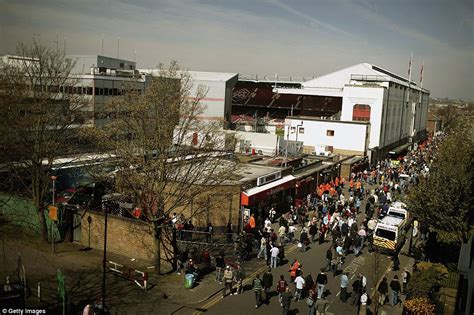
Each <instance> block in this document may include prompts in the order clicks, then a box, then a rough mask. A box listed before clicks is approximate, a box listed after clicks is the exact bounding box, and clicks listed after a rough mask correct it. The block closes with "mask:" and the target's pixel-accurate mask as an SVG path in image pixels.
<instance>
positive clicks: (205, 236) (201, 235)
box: [176, 230, 238, 245]
mask: <svg viewBox="0 0 474 315" xmlns="http://www.w3.org/2000/svg"><path fill="white" fill-rule="evenodd" d="M237 237H238V234H237V233H216V232H213V233H209V232H205V231H195V230H177V231H176V240H177V241H178V242H181V243H192V244H214V245H224V244H228V245H230V244H233V243H234V241H235V240H236V239H237Z"/></svg>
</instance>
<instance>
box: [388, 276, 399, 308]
mask: <svg viewBox="0 0 474 315" xmlns="http://www.w3.org/2000/svg"><path fill="white" fill-rule="evenodd" d="M390 289H392V301H391V302H392V306H395V305H397V303H398V294H399V293H400V290H401V286H400V281H398V276H394V277H393V280H392V281H391V282H390Z"/></svg>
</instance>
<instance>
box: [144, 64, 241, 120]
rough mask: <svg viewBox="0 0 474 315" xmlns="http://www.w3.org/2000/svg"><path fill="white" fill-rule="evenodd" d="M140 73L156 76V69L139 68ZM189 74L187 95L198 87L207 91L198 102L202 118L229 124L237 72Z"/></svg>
mask: <svg viewBox="0 0 474 315" xmlns="http://www.w3.org/2000/svg"><path fill="white" fill-rule="evenodd" d="M140 73H144V74H149V75H152V76H156V75H158V74H159V70H157V69H140ZM187 73H188V74H189V76H190V79H191V81H192V82H191V83H192V87H191V91H190V95H189V97H191V98H193V97H195V96H196V95H197V91H198V89H199V88H200V87H202V88H204V89H205V90H206V91H207V93H206V95H205V97H204V98H202V99H201V100H200V103H201V104H202V105H203V106H204V111H203V113H202V114H201V115H200V116H201V118H203V119H209V120H222V121H223V122H225V123H226V124H225V125H228V124H230V122H231V114H232V89H233V88H234V86H235V84H236V83H237V78H238V74H237V73H223V72H204V71H187Z"/></svg>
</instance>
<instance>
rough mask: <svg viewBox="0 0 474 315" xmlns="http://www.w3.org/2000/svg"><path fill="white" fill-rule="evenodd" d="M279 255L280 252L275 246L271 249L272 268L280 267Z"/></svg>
mask: <svg viewBox="0 0 474 315" xmlns="http://www.w3.org/2000/svg"><path fill="white" fill-rule="evenodd" d="M279 253H280V250H279V249H278V247H276V246H273V247H272V249H270V268H276V267H277V266H278V254H279Z"/></svg>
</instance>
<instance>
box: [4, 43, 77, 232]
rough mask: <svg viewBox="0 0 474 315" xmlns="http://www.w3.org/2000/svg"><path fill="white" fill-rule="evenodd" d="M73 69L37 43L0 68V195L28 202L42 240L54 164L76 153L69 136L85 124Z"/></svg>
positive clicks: (60, 54) (57, 53)
mask: <svg viewBox="0 0 474 315" xmlns="http://www.w3.org/2000/svg"><path fill="white" fill-rule="evenodd" d="M73 67H74V64H73V63H72V62H70V61H69V60H68V59H66V57H65V54H64V52H63V51H60V50H58V49H50V48H47V47H44V46H41V45H40V44H39V43H37V42H34V43H33V44H32V45H31V46H28V45H25V44H22V43H20V44H19V45H18V49H17V56H14V57H12V58H8V59H5V61H4V62H3V61H1V62H0V134H1V137H0V164H1V165H2V176H3V178H4V179H5V178H6V176H7V175H5V174H9V176H10V177H9V179H11V181H10V180H9V181H6V180H5V182H4V184H6V185H9V186H3V187H2V189H9V190H10V191H11V190H12V189H13V190H14V192H15V193H21V194H22V195H23V196H26V197H27V198H28V199H30V200H31V201H32V203H33V205H34V207H35V208H36V210H37V212H38V215H39V222H40V232H41V237H42V238H43V239H44V240H47V237H48V231H47V225H46V219H45V209H46V206H47V199H48V198H47V193H48V191H49V189H50V187H51V185H52V181H51V175H52V174H51V171H52V167H53V162H54V160H55V159H56V158H58V157H61V156H65V155H68V154H71V153H74V152H75V151H76V146H75V143H76V142H75V139H76V135H77V133H76V132H75V131H74V130H76V128H77V127H80V126H82V125H83V123H84V120H83V119H82V118H81V117H84V116H83V115H81V114H82V113H83V112H82V110H83V109H84V106H85V103H84V100H83V98H82V97H81V95H79V94H78V93H74V91H75V90H74V88H75V86H76V84H77V83H78V80H77V78H75V77H74V76H73V74H72V69H73ZM13 185H14V187H11V186H13ZM50 199H51V198H49V200H50Z"/></svg>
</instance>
